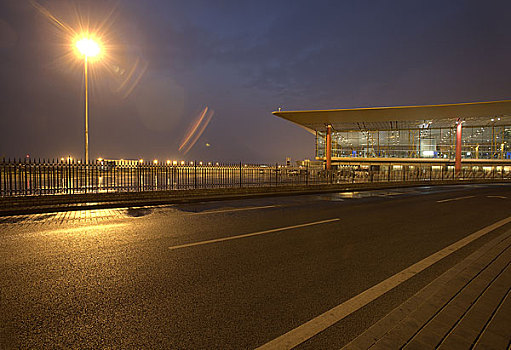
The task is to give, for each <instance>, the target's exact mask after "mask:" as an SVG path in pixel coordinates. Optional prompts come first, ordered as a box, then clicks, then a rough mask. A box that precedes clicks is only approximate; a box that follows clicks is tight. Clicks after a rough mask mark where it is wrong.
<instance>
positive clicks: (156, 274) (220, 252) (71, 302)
mask: <svg viewBox="0 0 511 350" xmlns="http://www.w3.org/2000/svg"><path fill="white" fill-rule="evenodd" d="M510 215H511V186H510V185H507V186H506V185H472V186H450V187H449V186H442V187H431V188H430V187H420V188H407V189H395V190H379V191H368V192H351V193H334V194H322V195H307V196H293V197H274V198H264V199H251V200H237V201H223V202H209V203H197V204H188V205H173V206H159V207H144V208H120V209H105V210H95V211H81V212H80V211H79V212H63V213H51V214H37V215H25V216H12V217H0V258H1V259H0V327H1V328H0V348H2V349H3V348H5V349H11V348H113V349H115V348H119V349H126V348H179V349H213V348H214V349H231V348H232V349H244V348H255V347H258V346H261V345H263V344H265V343H267V342H269V341H271V340H272V339H274V338H276V337H278V336H280V335H282V334H284V333H286V332H288V331H290V330H292V329H294V328H296V327H297V326H300V325H302V324H303V323H305V322H307V321H308V320H310V319H312V318H314V317H316V316H318V315H319V314H321V313H323V312H325V311H327V310H329V309H331V308H333V307H335V306H337V305H339V304H340V303H342V302H343V301H346V300H348V299H349V298H351V297H353V296H356V295H358V294H359V293H361V292H363V291H365V290H367V289H368V288H370V287H372V286H374V285H375V284H377V283H379V282H381V281H382V280H384V279H386V278H388V277H390V276H392V275H394V274H396V273H398V272H400V271H401V270H403V269H405V268H407V267H409V266H410V265H412V264H414V263H416V262H417V261H420V260H421V259H424V258H425V257H428V256H429V255H431V254H433V253H435V252H437V251H439V250H441V249H442V248H444V247H446V246H448V245H449V244H451V243H454V242H456V241H458V240H459V239H461V238H463V237H465V236H467V235H469V234H471V233H473V232H475V231H477V230H479V229H481V228H483V227H485V226H488V225H490V224H492V223H494V222H496V221H499V220H501V219H504V218H507V217H508V216H510ZM509 228H510V226H509V225H507V226H504V227H502V228H500V229H498V230H496V231H494V232H491V233H489V234H487V235H486V236H484V237H483V238H480V239H478V240H477V241H475V242H473V243H471V244H470V245H468V246H466V247H465V248H462V249H461V250H459V251H457V252H456V253H454V254H452V255H451V256H449V257H448V258H445V259H444V260H442V261H440V262H438V263H436V264H435V265H433V266H432V267H430V268H428V269H426V270H425V271H423V272H422V273H420V274H418V275H417V276H415V277H413V278H411V279H410V280H408V281H406V282H404V283H402V284H401V285H399V286H398V287H397V288H395V289H393V290H392V291H390V292H388V293H386V294H385V295H383V296H382V297H380V298H378V299H376V300H375V301H373V302H372V303H370V304H368V305H367V306H365V307H362V308H361V309H359V310H358V311H356V312H354V313H352V314H351V315H349V316H348V317H346V318H345V319H343V320H341V321H339V322H337V323H336V324H335V325H333V326H332V327H330V328H328V329H326V330H324V331H323V332H321V333H319V334H318V335H317V336H315V337H313V338H311V339H310V340H308V341H306V342H304V343H303V344H301V345H300V346H299V348H303V349H308V348H310V349H330V348H332V349H337V348H339V347H341V346H342V345H344V344H346V343H347V342H349V341H350V340H351V339H353V338H354V337H355V336H356V335H358V334H360V333H361V332H362V331H363V330H365V329H366V328H367V327H369V326H370V325H371V324H372V323H374V322H375V321H377V320H378V319H379V318H381V317H383V316H384V315H385V314H386V313H388V312H389V311H390V310H392V309H393V308H394V307H396V306H397V305H399V304H400V303H401V302H403V301H404V300H406V299H407V298H409V297H410V296H411V295H413V294H414V293H415V292H417V291H418V290H419V289H420V288H422V287H423V286H424V285H426V284H427V283H429V282H430V281H431V280H433V279H434V278H435V277H437V276H439V275H440V274H441V273H442V272H443V271H445V270H446V269H448V268H449V267H451V266H453V265H454V264H455V263H456V262H458V261H460V260H461V259H462V258H463V257H465V256H467V255H468V254H469V253H470V252H472V251H474V250H475V249H476V248H477V247H479V246H481V245H482V244H483V243H484V242H486V241H488V240H489V239H491V238H492V237H495V236H496V235H497V234H498V233H500V232H503V231H504V230H506V229H509ZM249 234H254V235H249ZM208 241H210V242H208Z"/></svg>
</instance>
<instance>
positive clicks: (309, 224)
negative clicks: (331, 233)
mask: <svg viewBox="0 0 511 350" xmlns="http://www.w3.org/2000/svg"><path fill="white" fill-rule="evenodd" d="M339 220H341V219H339V218H335V219H328V220H321V221H315V222H308V223H306V224H300V225H293V226H286V227H279V228H273V229H271V230H265V231H259V232H253V233H246V234H243V235H237V236H230V237H223V238H217V239H210V240H208V241H201V242H195V243H188V244H181V245H175V246H172V247H169V249H170V250H175V249H180V248H187V247H194V246H198V245H204V244H210V243H218V242H224V241H230V240H233V239H239V238H246V237H252V236H259V235H265V234H267V233H272V232H278V231H286V230H291V229H294V228H300V227H307V226H313V225H320V224H326V223H329V222H334V221H339Z"/></svg>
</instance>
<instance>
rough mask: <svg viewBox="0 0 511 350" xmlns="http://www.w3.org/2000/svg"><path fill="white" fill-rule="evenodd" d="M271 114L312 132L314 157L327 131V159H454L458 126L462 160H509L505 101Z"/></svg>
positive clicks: (510, 121) (321, 151) (510, 133)
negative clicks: (329, 149)
mask: <svg viewBox="0 0 511 350" xmlns="http://www.w3.org/2000/svg"><path fill="white" fill-rule="evenodd" d="M274 114H275V115H277V116H279V117H282V118H284V119H287V120H289V121H292V122H294V123H296V124H299V125H301V126H302V127H305V128H306V129H308V130H309V131H311V132H313V133H315V135H316V159H318V160H326V158H327V156H328V155H327V151H326V148H327V147H326V145H327V133H330V137H331V139H330V144H331V152H330V155H329V156H330V157H331V161H332V164H336V162H337V163H343V161H349V160H351V161H355V160H359V161H363V160H366V161H368V160H370V161H372V162H375V161H377V160H378V159H379V160H382V161H383V160H385V159H387V160H390V159H389V158H391V159H393V160H394V161H398V160H402V161H424V162H431V161H440V162H441V161H442V160H444V161H449V160H454V159H455V156H456V144H457V142H456V141H457V133H458V130H459V131H461V140H459V142H460V149H461V158H462V159H463V161H468V160H474V161H476V160H500V161H503V162H506V160H511V101H494V102H479V103H462V104H451V105H435V106H409V107H408V106H407V107H379V108H358V109H338V110H322V111H277V112H274ZM458 123H461V126H460V127H458ZM329 129H330V130H329ZM506 163H507V162H506Z"/></svg>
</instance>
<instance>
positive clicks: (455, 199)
mask: <svg viewBox="0 0 511 350" xmlns="http://www.w3.org/2000/svg"><path fill="white" fill-rule="evenodd" d="M474 197H475V196H465V197H457V198H449V199H442V200H441V201H436V202H437V203H445V202H451V201H459V200H461V199H468V198H474Z"/></svg>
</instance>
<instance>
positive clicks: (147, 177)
mask: <svg viewBox="0 0 511 350" xmlns="http://www.w3.org/2000/svg"><path fill="white" fill-rule="evenodd" d="M453 179H459V180H472V179H473V180H475V179H486V180H496V181H497V180H498V181H500V180H510V179H511V167H508V166H506V167H504V166H499V165H495V166H485V167H464V168H462V170H461V172H459V173H455V171H454V167H452V166H435V165H430V164H420V165H417V164H415V165H402V164H401V165H388V166H377V167H375V166H370V167H365V168H364V167H361V166H349V167H342V168H338V169H334V170H330V171H325V170H322V169H318V168H308V167H285V166H281V165H278V164H275V165H255V164H243V163H238V164H218V163H215V164H212V163H208V164H202V163H197V162H194V163H190V164H186V165H171V164H153V163H136V164H113V163H104V162H94V163H89V164H83V163H80V162H77V161H70V162H66V161H46V160H45V161H42V160H38V161H34V160H3V161H0V197H11V196H40V195H55V194H73V193H100V192H144V191H165V190H186V189H204V188H236V187H237V188H240V187H258V186H259V187H262V186H285V185H302V186H303V185H305V186H307V185H317V184H341V183H364V182H402V181H404V182H406V181H414V182H416V181H424V182H428V181H433V180H435V181H438V180H440V181H441V180H453Z"/></svg>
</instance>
